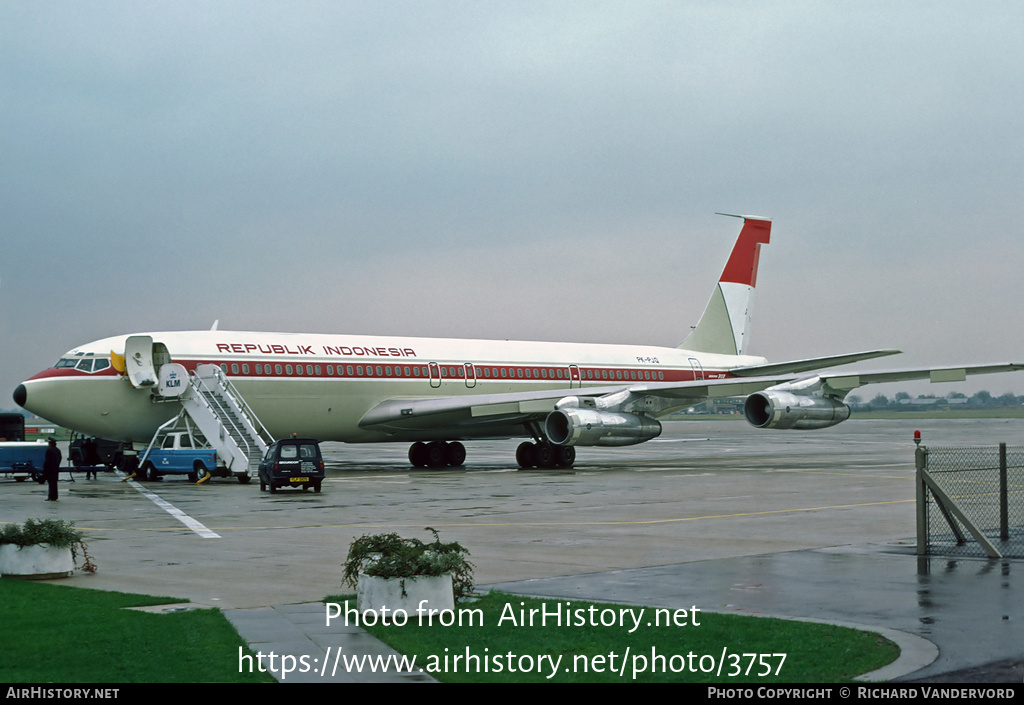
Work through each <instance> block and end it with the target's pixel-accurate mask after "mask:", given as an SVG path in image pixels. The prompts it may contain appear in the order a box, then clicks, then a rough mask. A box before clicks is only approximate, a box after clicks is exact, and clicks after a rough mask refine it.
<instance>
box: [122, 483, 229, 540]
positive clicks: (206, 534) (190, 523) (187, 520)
mask: <svg viewBox="0 0 1024 705" xmlns="http://www.w3.org/2000/svg"><path fill="white" fill-rule="evenodd" d="M128 484H129V485H131V486H132V487H134V488H135V489H137V490H138V491H139V492H141V493H142V494H143V495H145V496H146V497H147V498H149V500H150V501H151V502H153V504H155V505H156V506H158V507H160V508H161V509H163V510H164V511H165V512H167V513H168V514H170V515H171V516H172V517H174V518H175V519H177V520H178V521H180V522H181V523H182V524H184V525H185V526H187V527H188V528H190V529H192V531H194V532H196V533H197V534H199V535H200V536H202V537H203V538H204V539H219V538H220V534H218V533H216V532H214V531H211V530H210V529H207V528H206V527H205V526H203V525H202V524H201V523H199V522H198V521H196V520H195V519H193V518H192V517H190V516H189V515H188V514H186V513H185V512H183V511H181V510H180V509H178V508H177V507H175V506H174V505H173V504H171V503H170V502H168V501H167V500H165V499H161V498H160V497H159V496H157V495H155V494H153V493H152V492H150V491H149V490H147V489H146V488H145V487H143V486H142V485H140V484H139V483H138V482H136V481H135V480H128Z"/></svg>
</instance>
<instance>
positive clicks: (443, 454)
mask: <svg viewBox="0 0 1024 705" xmlns="http://www.w3.org/2000/svg"><path fill="white" fill-rule="evenodd" d="M447 450H448V444H447V443H445V442H444V441H431V442H430V443H428V444H427V467H431V468H443V467H444V466H445V465H447V464H448V461H447V455H448V453H447Z"/></svg>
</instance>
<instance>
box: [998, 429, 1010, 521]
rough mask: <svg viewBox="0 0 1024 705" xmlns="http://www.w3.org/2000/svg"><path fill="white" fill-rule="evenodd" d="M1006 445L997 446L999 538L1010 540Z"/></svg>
mask: <svg viewBox="0 0 1024 705" xmlns="http://www.w3.org/2000/svg"><path fill="white" fill-rule="evenodd" d="M1007 494H1008V488H1007V483H1006V444H1005V443H1000V444H999V538H1000V539H1002V540H1003V541H1009V540H1010V510H1009V503H1008V501H1007Z"/></svg>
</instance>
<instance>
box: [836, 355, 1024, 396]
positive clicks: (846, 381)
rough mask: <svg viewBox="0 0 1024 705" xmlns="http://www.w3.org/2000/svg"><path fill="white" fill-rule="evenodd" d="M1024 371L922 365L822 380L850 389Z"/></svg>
mask: <svg viewBox="0 0 1024 705" xmlns="http://www.w3.org/2000/svg"><path fill="white" fill-rule="evenodd" d="M1020 370H1024V363H1015V362H1008V363H1005V364H998V365H966V366H960V367H920V368H911V369H902V370H879V371H872V372H861V373H859V374H838V373H837V374H823V375H821V379H822V381H823V382H825V383H826V384H828V386H830V387H832V388H833V389H835V390H837V391H840V390H841V391H850V390H852V389H856V388H857V387H863V386H864V385H867V384H885V383H887V382H908V381H911V380H919V379H927V380H928V381H930V382H963V381H964V380H966V379H967V377H968V375H982V374H995V373H998V372H1017V371H1020Z"/></svg>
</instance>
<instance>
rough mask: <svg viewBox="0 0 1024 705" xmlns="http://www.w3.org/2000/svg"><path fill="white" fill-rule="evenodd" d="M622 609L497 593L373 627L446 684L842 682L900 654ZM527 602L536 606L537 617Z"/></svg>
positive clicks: (725, 617) (816, 634) (799, 631)
mask: <svg viewBox="0 0 1024 705" xmlns="http://www.w3.org/2000/svg"><path fill="white" fill-rule="evenodd" d="M328 601H337V600H334V599H332V598H328ZM340 604H342V605H344V602H343V600H342V601H341V602H340ZM349 604H350V605H351V606H353V607H354V605H355V601H354V600H351V601H350V602H349ZM559 605H561V613H562V619H561V622H560V623H559V622H558V620H556V619H555V618H553V617H551V616H549V617H548V619H547V621H546V624H545V625H541V621H540V615H541V612H539V610H545V609H546V611H547V613H548V615H552V614H553V613H554V612H555V611H556V610H558V609H559ZM623 609H629V607H628V606H626V605H612V604H601V603H591V602H582V601H576V600H551V599H537V598H528V597H521V596H518V595H509V594H504V593H499V592H491V593H489V594H488V595H486V596H484V597H483V598H481V599H480V600H478V601H475V602H471V603H466V604H460V605H459V606H458V607H457V609H456V614H457V615H459V616H461V619H462V621H463V624H462V625H461V626H459V625H458V619H456V620H454V621H455V623H454V624H452V625H451V626H443V625H440V624H439V623H438V621H437V620H436V619H435V622H434V624H433V625H432V626H428V625H425V624H424V625H421V624H419V623H418V622H417V621H416V620H415V619H410V620H409V623H408V624H406V625H405V626H401V627H399V626H394V625H391V626H382V625H380V624H377V625H375V626H368V627H367V631H369V632H370V633H371V634H373V635H374V636H376V637H377V638H379V639H380V640H382V641H384V642H385V643H387V644H388V645H389V646H391V647H392V648H394V649H395V650H396V651H398V652H400V653H402V654H405V655H406V656H413V655H415V656H416V665H417V667H418V668H423V669H424V671H425V672H427V673H428V674H429V675H431V676H433V677H435V678H436V679H437V680H439V681H442V682H449V683H519V682H556V683H574V682H581V683H582V682H586V683H596V682H601V683H622V682H642V683H658V682H677V683H678V682H686V683H773V682H782V683H836V682H843V681H849V680H850V679H852V678H853V677H855V676H858V675H860V674H863V673H867V672H869V671H872V670H875V669H877V668H881V667H882V666H884V665H886V664H888V663H891V662H892V661H893V660H895V659H896V658H897V657H898V656H899V648H898V647H897V646H896V645H895V644H893V643H892V642H891V641H889V640H887V639H885V638H883V637H881V636H879V635H878V634H875V633H873V632H864V631H859V630H855V629H850V628H846V627H837V626H832V625H827V624H816V623H810V622H795V621H788V620H782V619H773V618H765V617H750V616H740V615H731V614H717V613H708V612H697V613H692V614H688V615H686V616H684V618H683V619H682V620H681V621H679V622H678V623H677V622H676V620H677V617H678V615H677V614H676V613H675V611H673V610H670V611H664V612H663V613H660V616H661V626H656V622H655V618H656V612H655V609H656V608H652V607H645V608H640V607H633V608H632V609H633V610H634V612H633V615H637V614H638V612H639V610H640V609H643V610H644V611H643V613H642V615H640V617H641V621H640V626H639V627H636V628H635V629H633V632H632V633H629V632H630V629H631V628H633V627H634V625H635V624H636V622H635V621H633V617H632V616H629V615H626V616H625V617H624V619H623V621H622V622H621V623H622V624H623V626H619V625H620V622H619V617H620V616H621V615H622V613H621V612H620V611H621V610H623ZM467 610H472V611H473V612H471V613H470V612H466V611H467ZM531 610H538V611H536V612H533V613H532V616H533V625H532V626H530V623H529V619H530V616H531ZM578 610H579V611H578ZM460 613H461V614H460ZM613 615H614V620H613V619H612V617H613ZM524 616H525V618H526V619H525V620H523V619H522V617H524ZM513 618H514V619H513ZM570 618H571V621H570ZM602 618H603V621H604V622H605V624H604V625H602V624H601V621H602ZM471 620H472V623H470V621H471ZM670 620H671V621H670ZM524 621H525V624H524ZM580 621H583V622H586V624H581V625H577V622H580ZM612 621H614V622H615V624H614V626H612V625H610V624H609V623H610V622H612ZM694 621H696V622H698V623H699V624H694V623H693V622H694ZM667 622H668V624H667ZM682 622H685V623H686V624H685V626H680V624H681V623H682ZM594 623H596V624H594ZM723 650H724V653H725V657H724V658H723ZM762 654H764V655H765V656H764V658H762V657H761V655H762ZM779 654H785V659H784V660H783V659H782V658H781V657H780V656H778V655H779ZM457 657H458V658H457ZM542 657H544V658H542ZM556 664H557V666H556ZM719 665H721V669H719ZM766 671H769V672H770V673H769V675H765V676H761V675H759V674H760V673H764V672H766ZM549 676H551V677H549Z"/></svg>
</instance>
